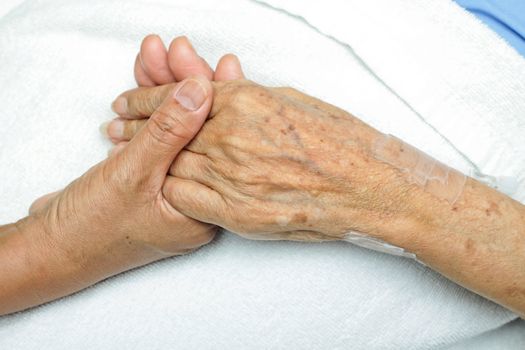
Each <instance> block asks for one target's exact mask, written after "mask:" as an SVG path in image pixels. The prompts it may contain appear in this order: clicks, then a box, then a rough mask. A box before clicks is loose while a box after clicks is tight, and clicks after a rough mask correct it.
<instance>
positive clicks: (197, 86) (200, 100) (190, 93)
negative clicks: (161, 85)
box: [173, 79, 207, 111]
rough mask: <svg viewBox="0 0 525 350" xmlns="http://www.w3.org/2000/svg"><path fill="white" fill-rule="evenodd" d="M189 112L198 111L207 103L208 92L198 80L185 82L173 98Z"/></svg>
mask: <svg viewBox="0 0 525 350" xmlns="http://www.w3.org/2000/svg"><path fill="white" fill-rule="evenodd" d="M173 97H174V98H175V100H177V101H178V102H179V103H180V105H181V106H182V107H184V108H186V109H187V110H190V111H196V110H197V109H199V108H200V107H201V106H202V105H203V104H204V101H206V97H207V94H206V90H205V89H204V87H203V86H202V85H201V83H200V82H199V81H198V80H195V79H190V80H186V81H185V82H183V85H182V86H181V87H180V88H178V89H177V91H176V92H175V96H173Z"/></svg>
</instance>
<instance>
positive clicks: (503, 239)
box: [108, 61, 525, 315]
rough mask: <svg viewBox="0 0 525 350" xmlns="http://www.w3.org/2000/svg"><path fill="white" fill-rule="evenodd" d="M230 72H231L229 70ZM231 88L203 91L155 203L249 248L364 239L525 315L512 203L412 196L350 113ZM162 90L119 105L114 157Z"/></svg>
mask: <svg viewBox="0 0 525 350" xmlns="http://www.w3.org/2000/svg"><path fill="white" fill-rule="evenodd" d="M234 66H236V67H237V68H238V70H237V72H241V71H240V65H238V61H236V64H235V65H234ZM234 71H235V70H234ZM231 78H232V79H235V80H231V79H223V80H224V81H216V82H214V83H213V84H212V86H213V90H214V101H213V106H212V109H211V112H210V114H209V116H208V120H207V122H206V123H205V124H204V126H203V127H202V129H201V130H200V132H199V133H198V134H197V135H196V136H195V138H194V139H193V140H192V141H191V142H190V143H189V144H188V145H187V146H186V148H185V150H183V151H182V152H180V153H179V154H178V156H177V158H176V159H175V160H174V162H173V164H172V166H171V168H170V170H169V175H170V176H168V177H167V178H166V180H165V183H164V186H163V189H162V192H163V194H164V196H165V197H166V198H167V199H168V201H169V202H170V204H171V205H172V206H173V207H174V208H176V209H177V210H178V211H180V212H181V213H183V214H185V215H187V216H188V217H191V218H194V219H196V220H198V221H202V222H207V223H211V224H215V225H218V226H221V227H224V228H227V229H229V230H231V231H233V232H236V233H238V234H241V235H242V236H244V237H247V238H251V239H286V240H301V241H323V240H340V239H344V238H345V236H346V234H347V233H348V232H355V231H357V232H360V233H364V234H366V235H368V236H370V237H372V238H375V239H379V240H382V241H385V242H388V243H390V244H393V245H395V246H398V247H402V248H404V249H406V250H407V251H409V252H412V253H414V254H415V255H416V256H417V258H418V259H419V260H420V261H423V262H425V263H426V264H427V265H428V266H429V267H431V268H433V269H435V270H436V271H438V272H440V273H442V274H443V275H445V276H447V277H448V278H450V279H452V280H453V281H456V282H457V283H459V284H461V285H462V286H464V287H467V288H469V289H471V290H473V291H474V292H477V293H479V294H481V295H482V296H485V297H487V298H489V299H491V300H493V301H496V302H497V303H499V304H501V305H504V306H506V307H508V308H510V309H511V310H514V311H516V312H518V313H519V314H521V315H525V292H524V289H523V287H522V286H523V285H525V273H524V271H525V270H523V266H524V265H525V255H524V254H523V252H522V251H521V250H520V247H523V246H525V206H523V204H521V203H519V202H516V201H514V200H512V199H511V198H509V197H507V196H505V195H503V194H501V193H499V192H497V191H495V190H493V189H491V188H489V187H487V186H485V185H483V184H481V183H479V182H477V181H476V180H474V179H471V178H466V181H465V182H464V183H462V186H463V187H461V191H459V192H457V193H456V191H455V190H456V187H454V188H453V189H454V191H450V189H448V188H446V186H445V185H440V186H441V187H440V186H437V187H435V186H434V187H433V188H432V187H425V186H421V184H418V183H415V182H414V181H412V180H411V177H410V176H407V173H406V171H403V169H399V167H396V166H395V164H392V163H391V162H389V161H388V159H389V157H391V156H394V155H396V154H397V156H400V155H399V152H404V149H403V147H401V148H396V149H389V148H388V147H390V146H391V145H397V144H398V142H397V141H395V142H387V143H384V144H383V146H384V147H386V148H385V149H382V152H384V153H383V155H384V156H387V157H386V158H384V159H383V158H382V157H378V154H377V145H378V140H384V137H385V135H383V134H382V133H380V132H379V131H377V130H375V129H373V128H371V127H370V126H368V125H366V124H365V123H363V122H362V121H360V120H359V119H357V118H356V117H354V116H352V115H351V114H350V113H348V112H346V111H343V110H341V109H339V108H337V107H334V106H332V105H329V104H327V103H325V102H323V101H320V100H318V99H316V98H313V97H311V96H308V95H306V94H304V93H302V92H299V91H297V90H294V89H290V88H268V87H264V86H261V85H258V84H256V83H253V82H250V81H247V80H244V79H243V76H242V73H241V74H239V75H237V77H235V74H234V75H233V76H232V77H231ZM170 88H171V85H170V84H167V85H163V86H155V87H141V88H138V89H135V90H132V91H128V92H126V93H124V94H122V95H121V96H120V98H119V100H118V101H120V102H119V103H117V104H116V105H115V106H114V107H115V111H116V112H117V113H118V114H120V115H121V118H122V119H118V121H117V123H119V124H120V126H119V128H120V130H121V133H120V137H116V138H113V141H114V142H118V143H119V146H117V148H116V152H118V151H119V150H121V149H123V148H125V147H127V146H126V142H127V141H128V140H130V139H131V138H133V135H134V134H135V133H136V132H137V130H139V129H140V128H141V126H142V125H143V124H144V120H145V119H143V118H147V117H148V116H149V115H150V114H151V113H153V111H154V110H155V109H156V107H157V106H158V104H159V103H160V101H162V100H163V98H164V96H166V94H167V92H168V91H169V90H170ZM112 123H115V122H112ZM112 123H111V124H109V126H108V130H111V127H112V126H113V124H112ZM400 142H401V141H400ZM402 144H403V143H402V142H401V145H402ZM406 150H412V151H411V152H410V154H409V157H408V158H407V155H404V156H403V158H400V159H402V160H404V161H409V163H410V162H411V161H412V160H413V159H412V158H411V156H412V155H414V154H415V155H418V156H421V157H423V158H422V159H427V160H428V159H429V158H428V156H426V155H424V154H423V153H422V152H420V151H418V150H417V149H414V148H413V147H408V145H407V147H406ZM414 152H415V153H414ZM425 157H427V158H425ZM405 164H406V162H405ZM417 164H419V163H417ZM425 164H427V163H425ZM428 164H434V163H433V162H432V161H431V162H430V163H428ZM443 169H446V168H443ZM457 178H459V177H457ZM456 183H457V181H456ZM434 185H435V184H434ZM443 186H445V187H443ZM450 193H453V194H454V196H453V198H454V200H453V201H450V198H451V197H450V196H449V194H450ZM447 198H448V199H447ZM494 208H499V209H498V210H495V209H494ZM487 213H490V215H489V214H487ZM487 262H490V264H488V263H487ZM480 267H482V268H480Z"/></svg>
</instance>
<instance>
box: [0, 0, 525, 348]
mask: <svg viewBox="0 0 525 350" xmlns="http://www.w3.org/2000/svg"><path fill="white" fill-rule="evenodd" d="M300 3H301V2H298V1H280V2H279V3H278V4H273V5H277V6H281V7H284V9H285V10H286V11H288V12H291V13H293V14H297V15H300V16H302V17H304V19H301V18H297V17H293V16H290V15H289V14H287V13H284V12H283V11H279V10H276V9H273V8H270V7H268V6H267V5H264V4H260V3H257V2H252V1H248V0H231V1H228V2H221V3H220V7H219V6H218V5H217V4H218V3H217V2H213V1H211V0H208V1H190V0H179V1H168V0H158V1H139V0H131V1H124V0H112V1H102V0H98V1H89V2H87V1H81V0H69V1H66V0H61V1H60V0H48V1H37V0H27V1H25V2H24V3H23V4H22V5H21V6H19V7H18V8H16V9H15V10H13V11H12V12H10V13H9V14H8V15H6V16H5V17H4V18H2V19H0V67H2V68H0V79H1V81H2V85H3V88H2V89H1V90H0V101H1V102H2V109H1V110H0V121H1V122H2V124H1V127H0V140H2V141H1V146H2V147H1V148H0V164H1V165H2V168H1V169H2V171H0V183H3V184H4V186H3V187H2V188H0V198H2V200H3V204H2V206H1V208H0V222H2V223H4V222H8V221H12V220H16V219H17V218H19V217H21V216H22V215H24V214H25V213H26V209H27V207H28V206H29V204H30V203H31V201H32V199H34V198H35V197H36V196H38V195H40V194H42V193H45V192H48V191H52V190H56V189H58V188H61V187H62V186H64V185H65V184H67V183H68V182H69V181H71V180H72V179H74V178H75V177H77V176H78V175H80V174H81V173H82V172H83V171H85V170H86V169H87V168H88V167H89V166H90V165H92V164H93V163H94V162H97V161H99V160H101V159H103V158H104V156H105V152H106V150H107V148H108V146H109V145H108V143H107V142H105V141H103V140H102V137H101V136H99V135H98V131H97V126H98V124H100V123H101V122H102V121H104V120H106V119H109V118H111V112H110V111H109V108H108V106H109V103H110V102H111V101H112V99H113V97H114V96H115V95H116V94H118V93H119V92H120V91H122V90H124V89H127V88H130V87H132V85H133V80H132V77H131V69H132V63H133V60H134V56H135V54H136V50H137V48H138V43H139V41H140V39H141V37H143V36H144V35H146V34H148V33H151V32H156V33H159V34H160V35H161V36H162V37H164V38H165V39H169V38H171V37H173V36H176V35H181V34H186V35H189V37H190V39H192V40H193V42H194V44H195V46H196V47H197V48H198V49H199V50H200V51H201V53H202V54H203V56H204V57H205V58H207V59H209V60H210V61H212V62H213V63H215V62H216V60H217V59H218V57H219V56H220V54H222V53H224V52H229V51H233V52H236V53H238V54H239V56H240V58H241V61H243V62H244V66H245V71H246V73H247V75H248V76H249V77H250V78H251V79H253V80H255V81H258V82H261V83H264V84H269V85H292V86H294V87H297V88H300V89H302V90H305V91H307V92H309V93H311V94H313V95H316V96H319V97H321V98H323V99H326V100H328V101H330V102H332V103H334V104H336V105H339V106H341V107H343V108H345V109H348V110H349V111H351V112H353V113H354V114H356V115H358V116H360V117H361V118H363V119H364V120H365V121H367V122H369V123H371V124H373V125H374V126H376V127H378V128H380V129H381V130H383V131H387V132H390V133H394V134H396V135H398V136H400V137H402V138H404V139H406V140H408V141H410V142H411V143H413V144H415V145H417V146H419V147H420V148H422V149H424V150H426V151H428V152H430V153H431V154H433V155H435V156H436V157H438V158H440V159H442V160H444V161H446V162H448V163H452V164H454V165H456V167H458V168H460V169H462V170H468V169H470V168H472V165H473V164H475V166H477V167H478V168H480V169H481V170H483V171H484V172H485V173H489V174H493V175H511V176H514V177H515V178H516V179H517V180H518V181H519V184H520V186H521V187H519V188H518V191H517V192H516V193H515V194H514V196H515V198H517V199H520V200H524V199H525V190H524V186H525V182H524V181H523V176H524V174H525V157H523V155H524V154H525V150H524V147H525V144H524V143H523V142H522V139H523V136H522V135H523V134H524V131H525V125H524V122H523V116H524V115H525V89H524V87H523V82H524V81H525V63H524V61H523V59H522V58H521V57H519V56H518V55H517V54H516V53H515V52H513V51H512V49H510V48H509V47H508V46H506V45H505V44H504V43H503V42H502V41H501V40H499V39H498V38H497V37H496V36H495V34H493V33H492V32H490V31H489V30H488V29H486V28H484V27H483V26H482V25H481V24H480V23H479V22H477V21H476V20H475V19H474V18H472V17H471V16H469V15H468V14H467V13H465V12H463V11H462V10H461V9H459V8H458V7H456V6H455V5H454V4H452V3H450V2H449V1H447V0H420V1H418V2H413V1H412V2H410V1H408V0H390V1H386V0H383V1H379V0H378V1H370V2H360V1H346V2H342V1H333V3H332V4H331V7H330V8H329V9H327V8H324V7H322V8H317V3H316V2H311V3H310V5H309V6H303V7H300V6H299V7H298V4H300ZM341 6H344V7H341ZM378 9H382V11H384V12H381V11H377V10H378ZM323 11H324V12H323ZM387 12H388V13H389V15H388V16H387V15H386V13H387ZM327 19H330V20H327ZM307 23H311V24H313V25H315V26H316V27H318V28H319V29H321V30H322V31H323V32H324V33H326V34H328V35H329V36H331V37H332V38H330V37H327V36H326V35H323V34H321V33H319V32H318V31H317V30H315V29H314V28H312V27H311V26H309V25H308V24H307ZM408 28H424V29H425V30H426V31H427V32H426V33H427V34H428V35H429V38H430V39H431V41H430V42H431V43H432V44H425V43H424V40H423V38H422V35H423V33H424V31H423V30H422V29H421V30H417V31H414V32H415V34H413V35H410V33H409V31H408ZM443 48H446V49H447V50H443ZM487 48H491V50H488V49H487ZM436 55H437V56H436ZM423 119H424V121H423ZM436 130H437V131H438V132H439V133H440V134H441V135H444V136H445V138H446V139H448V140H450V141H452V142H453V144H454V147H455V148H457V149H458V150H460V151H461V153H462V154H463V155H464V156H461V155H460V154H459V153H458V152H457V151H456V150H454V148H453V147H451V145H450V144H449V143H447V142H446V141H444V139H443V137H441V136H440V135H439V134H438V133H437V132H436ZM458 131H459V132H458ZM520 156H521V158H520ZM465 157H467V158H469V159H470V161H471V162H472V163H473V164H470V163H469V162H468V161H465ZM513 319H515V316H514V315H513V314H512V313H510V312H508V311H506V310H504V309H502V308H500V307H498V306H496V305H495V304H493V303H491V302H488V301H486V300H483V299H482V298H480V297H478V296H476V295H474V294H472V293H470V292H468V291H466V290H464V289H463V288H461V287H458V286H457V285H455V284H453V283H451V282H448V281H447V280H445V279H444V278H442V277H440V276H439V275H437V274H436V273H434V272H432V271H430V270H429V269H427V268H425V267H423V266H421V265H418V264H417V263H415V262H413V261H410V260H407V259H403V258H396V257H391V256H386V255H382V254H379V253H375V252H371V251H367V250H364V249H361V248H357V247H354V246H351V245H349V244H345V243H329V244H299V243H290V242H252V241H247V240H243V239H240V238H237V237H235V236H233V235H231V234H227V233H226V234H224V235H222V236H221V237H219V238H218V239H217V240H216V241H215V242H213V243H212V244H210V245H209V246H207V247H205V248H203V249H201V250H199V251H198V252H196V253H194V254H191V255H188V256H185V257H179V258H174V259H168V260H165V261H162V262H159V263H156V264H151V265H149V266H147V267H145V268H142V269H137V270H134V271H131V272H128V273H126V274H122V275H120V276H117V277H115V278H112V279H109V280H107V281H105V282H102V283H100V284H98V285H96V286H94V287H92V288H89V289H88V290H85V291H83V292H80V293H77V294H76V295H73V296H71V297H68V298H64V299H62V300H59V301H56V302H54V303H50V304H48V305H45V306H42V307H39V308H35V309H32V310H29V311H27V312H23V313H19V314H16V315H12V316H8V317H4V318H0V348H1V349H3V348H6V349H11V348H13V349H32V348H53V349H70V348H75V349H88V348H89V349H91V348H101V349H111V348H126V349H128V348H129V349H143V348H152V349H157V348H158V349H164V348H180V349H186V348H187V349H196V348H197V349H208V348H209V349H217V348H223V349H226V348H228V349H230V348H231V349H241V348H283V349H298V348H301V349H306V348H315V349H327V348H352V349H398V348H403V349H430V348H437V347H446V346H449V345H451V344H454V343H456V342H458V341H462V340H465V339H468V338H472V337H475V336H477V335H480V334H482V333H484V332H487V331H490V330H492V329H495V328H498V327H500V326H501V325H504V324H506V323H508V322H509V321H511V320H513ZM505 329H509V328H505ZM511 329H512V331H513V332H515V329H518V330H520V329H521V331H523V330H525V327H524V326H523V324H521V325H520V324H518V326H515V324H513V325H512V328H511ZM506 334H507V333H506ZM513 334H517V333H513ZM505 339H506V338H505ZM513 339H514V338H513ZM516 339H518V338H516ZM486 344H488V343H486ZM509 344H510V343H509ZM487 349H489V348H487Z"/></svg>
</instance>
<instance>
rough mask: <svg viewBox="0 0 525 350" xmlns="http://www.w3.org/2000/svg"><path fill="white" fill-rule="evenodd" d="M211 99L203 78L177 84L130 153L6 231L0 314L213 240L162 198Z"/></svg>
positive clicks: (209, 231) (0, 252)
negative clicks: (175, 163)
mask: <svg viewBox="0 0 525 350" xmlns="http://www.w3.org/2000/svg"><path fill="white" fill-rule="evenodd" d="M212 96H213V91H212V87H211V85H210V82H209V81H208V80H207V79H205V78H200V77H197V78H190V79H187V80H185V81H183V82H180V83H178V84H175V85H174V86H172V87H171V88H170V89H169V90H166V91H165V99H164V101H162V102H161V103H160V104H159V106H157V107H158V108H157V109H156V110H155V111H154V112H153V113H152V114H151V118H150V119H149V120H148V123H146V125H145V127H144V128H143V129H142V130H141V131H140V132H139V133H138V134H137V136H136V137H135V138H134V140H133V141H132V142H130V143H129V144H128V145H127V147H126V148H125V149H124V150H122V151H121V152H118V153H117V154H115V155H114V156H112V157H110V158H109V159H107V160H106V161H104V162H102V163H100V164H98V165H96V166H94V167H93V168H91V169H90V170H89V171H88V172H87V173H86V174H84V175H83V176H82V177H80V178H79V179H77V180H75V181H74V182H73V183H71V184H70V185H69V186H68V187H66V188H65V189H64V190H63V191H62V192H61V193H59V194H58V195H55V196H54V197H53V198H52V199H51V200H48V201H47V202H44V203H42V202H41V203H40V204H37V205H35V206H34V207H33V209H32V212H33V213H32V215H30V216H29V217H27V218H26V219H23V220H21V221H19V222H18V223H17V224H15V225H8V226H7V227H4V229H3V230H2V231H1V232H2V233H3V232H6V233H5V235H2V234H0V243H2V244H0V248H2V249H0V256H1V257H2V262H3V263H2V266H0V282H1V283H0V314H3V313H7V312H12V311H16V310H20V309H23V308H26V307H28V306H31V305H36V304H40V303H42V302H45V301H48V300H51V299H54V298H57V297H59V296H63V295H66V294H69V293H71V292H74V291H77V290H80V289H82V288H85V287H87V286H89V285H91V284H93V283H95V282H98V281H100V280H102V279H104V278H107V277H109V276H111V275H114V274H116V273H119V272H121V271H125V270H128V269H130V268H133V267H136V266H140V265H143V264H146V263H149V262H152V261H155V260H159V259H162V258H165V257H169V256H173V255H177V254H183V253H186V252H188V251H191V250H194V249H196V248H198V247H200V246H202V245H203V244H206V243H208V242H209V241H210V240H211V239H212V238H213V237H214V234H215V228H214V227H213V226H211V225H208V224H203V223H200V222H197V221H195V220H193V219H190V218H188V217H185V216H184V215H183V214H181V213H180V212H178V211H177V210H176V209H175V208H174V207H173V205H172V204H171V203H170V202H169V201H168V200H167V198H166V197H165V196H164V195H163V192H162V187H163V184H164V182H165V179H166V176H167V172H168V169H169V168H170V165H171V164H172V162H173V160H174V158H175V157H176V155H177V154H178V153H179V152H180V150H181V149H182V148H183V147H184V146H185V145H186V143H187V142H188V141H189V140H191V138H192V137H193V136H194V135H195V134H196V133H197V131H198V130H199V129H200V128H201V126H202V124H203V122H204V120H205V119H206V117H207V115H208V113H209V110H210V107H211V102H212ZM7 257H11V258H9V259H8V258H7ZM4 258H5V259H4ZM25 269H27V271H25Z"/></svg>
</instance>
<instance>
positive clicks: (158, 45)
mask: <svg viewBox="0 0 525 350" xmlns="http://www.w3.org/2000/svg"><path fill="white" fill-rule="evenodd" d="M140 63H141V66H142V68H143V70H144V72H145V73H146V74H147V76H148V77H149V78H150V79H151V80H152V81H153V82H155V83H156V84H159V85H162V84H169V83H172V82H174V81H175V78H174V76H173V74H172V73H171V70H170V69H169V65H168V51H167V50H166V47H165V46H164V42H163V41H162V39H161V38H160V37H159V36H158V35H157V34H150V35H148V36H146V37H145V38H144V40H143V41H142V44H141V46H140V53H139V64H140Z"/></svg>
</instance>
